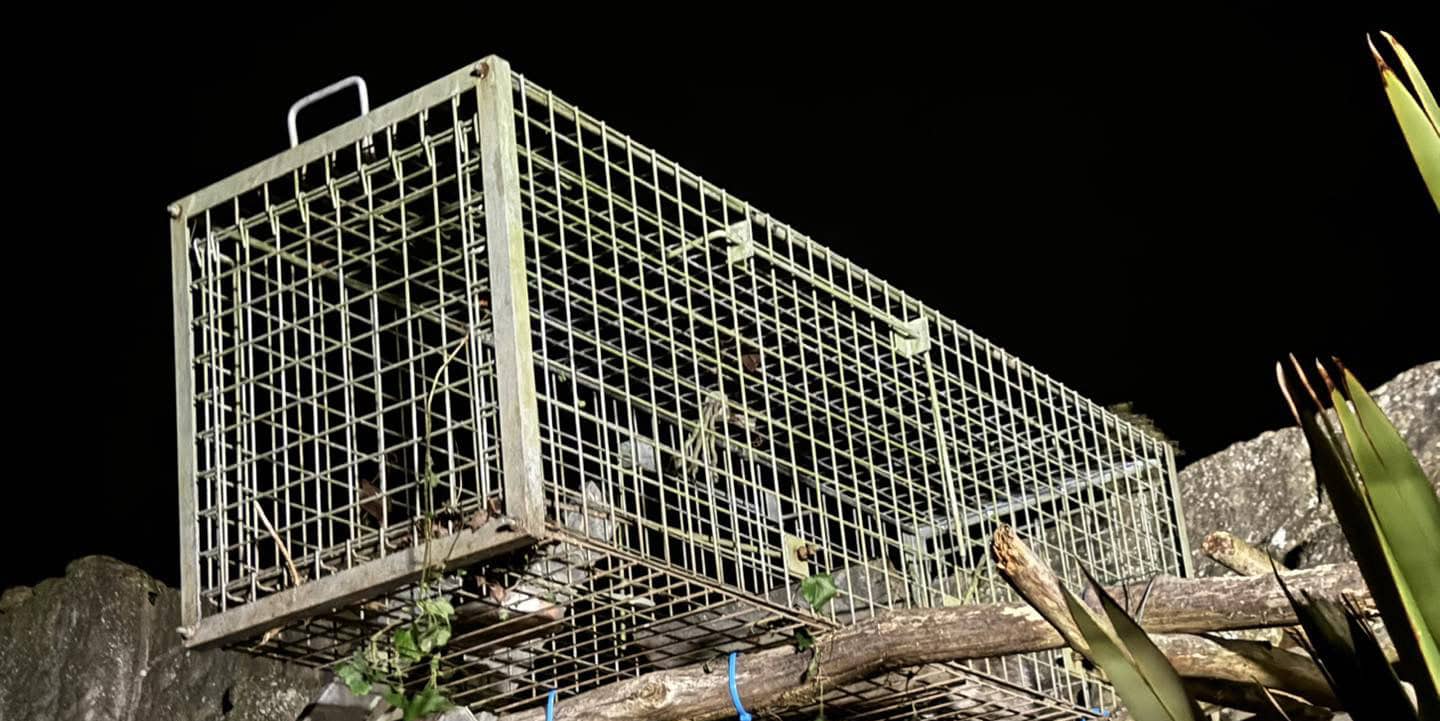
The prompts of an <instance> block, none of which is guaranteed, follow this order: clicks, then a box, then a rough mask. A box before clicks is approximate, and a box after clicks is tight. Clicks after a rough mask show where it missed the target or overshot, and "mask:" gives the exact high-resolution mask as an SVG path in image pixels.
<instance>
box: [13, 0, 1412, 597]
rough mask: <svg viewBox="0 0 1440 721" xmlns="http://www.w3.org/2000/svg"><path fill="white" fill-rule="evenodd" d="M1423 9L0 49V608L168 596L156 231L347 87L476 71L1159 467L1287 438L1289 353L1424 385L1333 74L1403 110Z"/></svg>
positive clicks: (1355, 108)
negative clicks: (647, 153)
mask: <svg viewBox="0 0 1440 721" xmlns="http://www.w3.org/2000/svg"><path fill="white" fill-rule="evenodd" d="M1422 4H1423V3H1415V7H1411V6H1400V5H1395V6H1393V7H1391V8H1389V9H1386V8H1385V7H1384V4H1383V3H1355V7H1356V8H1357V9H1356V10H1353V11H1332V10H1323V11H1322V10H1317V9H1314V8H1312V7H1311V6H1310V4H1299V3H1296V4H1294V7H1293V8H1290V9H1286V8H1283V7H1281V6H1278V5H1275V4H1264V3H1259V4H1255V5H1259V6H1260V7H1261V8H1262V9H1253V8H1247V9H1237V8H1233V7H1232V8H1228V9H1226V8H1222V7H1219V6H1218V4H1214V3H1184V4H1171V3H1165V4H1163V5H1164V7H1166V8H1167V10H1166V11H1165V13H1166V14H1164V15H1155V14H1140V15H1124V16H1119V15H1118V14H1117V15H1115V16H1111V17H1105V16H1098V15H1074V16H1069V17H1062V16H1057V15H1051V14H1049V13H1048V12H1047V11H1045V10H1043V9H1040V8H1029V7H1027V8H1025V9H1024V10H1023V12H1021V13H1017V14H1015V15H1012V16H1010V17H993V16H981V15H967V14H966V13H965V12H963V11H961V12H955V13H954V14H953V15H951V16H949V17H944V18H942V17H939V16H936V17H928V18H927V17H921V16H917V15H912V14H909V13H899V14H897V15H896V16H894V17H882V16H880V14H879V13H876V12H875V9H874V8H871V9H869V10H867V9H865V7H866V6H865V5H864V4H861V5H855V6H853V7H851V8H848V9H841V8H842V5H841V4H832V5H829V6H826V7H827V8H828V9H826V10H824V11H818V10H817V11H814V12H812V13H811V14H809V15H806V16H796V17H781V16H780V15H778V14H777V13H779V11H778V10H777V9H776V8H775V7H770V8H765V9H763V11H761V10H755V11H752V12H750V13H746V14H740V16H739V17H729V16H726V15H724V14H722V13H720V12H718V11H717V12H714V13H713V14H712V15H711V16H708V17H700V18H680V17H675V16H672V14H671V11H668V10H656V11H652V12H651V13H650V14H649V18H648V19H647V20H645V21H643V22H642V21H640V20H636V21H634V22H627V21H625V20H623V19H621V18H618V17H615V16H612V15H611V14H610V13H609V12H608V11H607V12H605V13H601V12H598V11H596V10H593V9H592V10H590V11H588V12H585V13H574V12H572V11H571V10H569V9H566V8H562V7H558V6H556V7H553V8H541V7H536V6H535V5H533V4H532V5H530V7H531V8H534V9H533V10H529V11H527V12H524V13H496V12H493V11H490V12H487V11H486V9H485V7H484V6H485V5H486V4H484V3H466V4H464V5H463V7H464V8H466V9H463V10H462V9H457V8H458V7H461V6H454V7H450V6H449V5H448V4H447V5H446V6H440V7H428V8H427V7H422V6H421V5H420V4H413V3H401V4H394V3H391V4H386V5H385V6H384V7H383V9H382V10H380V11H376V12H371V11H368V10H365V11H360V10H354V9H346V8H348V7H349V6H343V7H342V6H336V7H335V8H333V9H331V10H328V11H323V12H322V11H317V10H310V11H300V10H295V9H285V10H276V9H272V10H261V9H259V8H258V6H252V5H250V4H244V5H237V6H236V7H235V8H234V9H231V10H224V9H218V10H217V15H215V16H214V17H207V18H201V17H196V16H191V15H190V14H188V13H181V12H179V11H174V12H172V11H165V12H164V13H160V12H156V13H152V14H146V13H137V12H135V11H132V10H131V9H130V8H129V7H128V6H126V7H124V9H123V11H122V10H121V9H109V10H103V11H96V12H94V13H90V12H89V11H85V12H84V13H83V14H84V17H69V18H63V19H52V20H44V19H41V17H40V16H38V15H37V16H34V17H32V19H30V20H27V21H17V22H16V23H15V24H13V25H12V32H13V33H14V34H16V35H20V36H24V35H27V34H29V35H31V37H30V38H29V39H30V40H31V41H32V42H33V43H34V45H33V46H32V47H31V49H30V50H27V51H26V52H25V53H23V56H24V57H16V58H12V59H11V60H10V61H9V63H10V65H11V71H12V74H13V76H14V78H15V79H14V80H13V81H12V83H11V84H10V85H11V86H10V88H9V89H8V91H7V92H9V93H10V98H9V102H8V103H7V104H8V105H9V109H8V112H7V113H6V116H7V117H8V118H9V119H10V121H11V122H15V121H17V120H18V121H19V125H18V126H15V127H10V128H7V130H8V132H7V133H6V136H7V137H6V140H7V143H6V153H5V156H6V159H7V161H8V162H7V163H6V171H7V174H9V175H10V177H11V178H12V180H13V181H14V182H13V183H12V184H10V187H11V188H12V190H11V192H10V193H9V195H10V201H9V211H10V212H9V213H7V217H9V218H11V219H17V218H18V219H19V220H20V223H19V227H16V226H15V224H14V223H11V224H10V227H9V229H8V230H9V232H8V233H7V234H6V240H7V242H6V244H5V245H6V248H7V251H8V257H7V265H8V268H9V269H10V272H9V273H8V274H7V281H8V283H9V284H10V285H9V287H10V288H11V292H10V293H9V294H8V296H9V298H10V314H9V318H10V319H11V323H10V324H9V325H8V328H7V342H8V345H9V347H10V351H9V352H8V353H7V354H6V357H7V359H8V364H12V370H10V372H9V373H8V374H7V379H8V391H9V392H8V393H7V400H8V402H7V408H8V415H9V419H10V421H11V424H12V425H13V426H14V427H16V428H17V429H18V430H16V431H12V432H11V433H9V434H8V441H9V442H10V443H12V444H13V445H12V446H11V447H10V449H9V451H8V452H7V454H6V455H7V459H8V461H9V464H8V465H9V472H8V473H7V474H5V479H4V486H5V488H6V489H7V492H6V496H5V502H4V506H3V507H4V508H5V509H6V513H5V518H6V519H7V520H6V522H5V523H3V524H0V529H3V530H0V542H3V544H4V545H3V546H0V548H3V549H4V550H3V558H4V560H3V561H0V587H5V586H8V585H10V584H13V583H34V582H36V581H38V580H39V579H42V578H44V577H47V576H54V575H59V574H61V573H62V572H63V570H64V566H65V564H66V563H67V562H68V561H69V560H71V559H74V558H77V557H79V556H82V555H86V554H92V553H103V554H108V555H112V556H115V557H118V558H120V559H122V560H125V561H128V562H131V563H134V564H136V565H139V566H141V567H143V568H144V569H145V570H147V571H148V572H150V573H151V574H153V575H155V576H157V577H159V578H162V579H164V580H166V581H167V582H170V583H172V584H174V583H176V582H177V581H178V577H179V573H178V568H177V566H178V551H177V545H178V522H177V511H176V479H175V438H174V433H175V430H174V420H173V416H174V398H173V393H174V385H173V383H174V381H173V373H174V367H173V356H172V345H171V318H170V313H171V300H170V279H169V267H170V260H169V249H168V225H167V222H168V221H167V218H166V215H165V206H166V205H167V204H168V203H169V202H171V201H173V200H175V199H178V198H180V197H181V196H183V195H186V194H188V193H189V192H191V191H194V190H197V189H199V188H200V187H202V186H205V185H207V184H209V183H211V182H213V181H215V180H219V179H221V178H223V177H225V176H227V175H229V174H230V173H232V172H235V171H237V170H240V169H242V168H244V167H246V166H248V165H250V164H251V163H254V162H256V161H259V160H262V159H264V158H266V157H268V156H270V155H272V154H274V153H276V152H279V151H280V150H282V149H283V148H284V146H285V145H286V138H285V126H284V117H285V111H286V108H287V107H288V106H289V104H290V103H291V102H292V101H293V100H294V99H295V98H298V97H300V96H302V95H304V94H306V93H307V92H309V91H311V90H314V89H316V88H318V87H321V86H324V85H326V84H328V83H330V82H332V81H334V80H337V79H339V78H341V77H344V76H346V75H350V74H360V75H363V76H364V77H365V78H366V79H367V80H368V81H369V85H370V91H371V96H372V100H373V102H374V103H375V104H376V105H378V104H380V103H383V102H385V101H388V100H390V99H393V98H395V97H397V96H400V95H402V94H404V93H406V92H408V91H410V90H412V89H414V88H416V87H418V86H420V85H422V84H424V83H426V82H428V81H430V80H432V79H434V78H437V77H439V76H441V75H444V74H446V73H448V72H450V71H452V70H454V69H456V68H459V67H462V66H464V65H465V64H467V63H469V62H470V61H473V60H475V59H478V58H480V57H482V56H485V55H488V54H491V53H497V54H500V55H503V56H505V57H507V58H508V59H509V60H510V61H511V63H512V64H513V65H514V67H515V68H516V69H517V70H519V71H521V72H523V73H525V74H526V75H527V76H529V77H531V78H532V79H534V80H535V81H537V82H539V83H540V84H542V85H545V86H546V87H548V88H550V89H552V90H554V91H555V92H556V93H557V94H559V95H560V96H562V97H564V98H566V99H568V100H570V101H572V102H575V103H577V104H578V105H579V106H580V107H582V108H584V109H586V110H588V111H589V112H590V113H592V114H594V115H596V116H598V117H600V118H603V119H605V120H607V121H609V122H610V123H611V124H613V125H614V126H615V127H616V128H619V129H621V130H623V131H624V132H626V133H628V134H630V135H632V136H633V137H635V138H636V139H638V140H639V141H641V142H643V143H646V144H648V145H650V146H652V147H655V148H656V149H658V150H660V151H661V152H663V153H665V154H667V155H668V156H670V157H671V158H674V159H675V160H677V161H679V162H680V163H681V164H683V165H685V166H686V167H688V168H690V169H693V170H695V171H696V172H698V173H699V174H701V175H703V176H705V177H706V178H708V179H710V180H711V181H713V182H715V183H717V184H718V185H720V186H722V187H724V188H726V189H728V190H729V191H731V192H732V193H734V194H735V195H737V196H739V197H741V198H744V199H746V200H748V201H750V202H751V203H753V204H754V205H755V206H757V207H758V208H761V209H764V210H765V211H767V212H769V213H771V214H773V215H775V216H776V217H778V218H780V219H782V220H784V221H785V222H787V223H790V224H791V225H794V226H795V227H797V228H799V229H801V230H803V231H805V232H806V233H808V234H809V235H811V236H812V237H814V238H816V239H817V240H819V241H821V242H822V243H825V244H827V245H829V246H831V247H833V248H836V249H837V250H839V251H840V252H841V253H842V254H844V255H846V256H849V257H851V258H854V259H856V260H857V261H859V262H860V263H861V264H862V265H863V266H865V267H867V268H869V269H870V270H872V271H874V272H875V273H876V274H878V275H879V276H881V277H883V278H886V279H888V280H890V281H892V282H893V283H895V284H896V285H897V286H899V287H901V288H904V289H906V290H908V291H910V292H911V293H912V294H914V295H915V296H917V297H919V298H920V299H922V300H924V301H925V302H927V303H929V304H931V305H933V306H935V307H937V308H939V309H940V310H941V311H942V312H944V313H946V314H948V315H950V316H952V317H954V318H956V319H958V320H959V321H960V322H961V323H963V324H965V325H967V326H969V327H970V328H972V329H973V330H975V331H977V332H979V333H980V334H982V335H984V336H986V337H988V338H990V339H991V340H993V341H995V342H996V343H998V344H999V345H1001V346H1003V347H1005V348H1007V349H1008V350H1010V351H1012V352H1014V353H1016V354H1017V355H1019V356H1020V357H1021V358H1023V359H1025V360H1026V361H1028V362H1029V363H1031V364H1033V365H1035V366H1037V367H1038V368H1039V369H1041V370H1043V371H1045V372H1047V373H1049V374H1050V375H1052V376H1054V377H1056V378H1057V379H1059V380H1061V381H1063V382H1065V383H1067V384H1069V385H1071V386H1072V387H1075V388H1076V389H1078V390H1079V391H1080V392H1082V393H1084V394H1086V395H1088V396H1090V397H1092V398H1094V399H1096V400H1097V401H1100V402H1102V403H1116V402H1120V401H1132V402H1134V403H1135V404H1136V405H1137V406H1138V409H1139V410H1140V411H1141V412H1144V413H1146V414H1148V415H1150V416H1151V417H1152V418H1154V419H1155V420H1156V422H1157V423H1158V425H1159V426H1160V427H1161V428H1162V429H1163V430H1164V431H1165V432H1167V433H1168V434H1169V435H1171V436H1172V437H1174V438H1176V439H1177V440H1178V442H1179V443H1180V445H1181V446H1182V448H1183V449H1184V451H1185V453H1186V455H1185V456H1183V457H1182V458H1181V459H1180V461H1181V463H1182V464H1184V463H1186V462H1190V461H1193V460H1196V459H1198V458H1200V457H1203V456H1204V455H1206V454H1208V453H1211V452H1214V451H1216V450H1219V449H1221V448H1224V447H1225V446H1227V445H1229V444H1231V443H1234V442H1236V441H1240V440H1244V439H1247V438H1250V437H1253V436H1254V435H1256V434H1258V433H1260V432H1261V431H1264V430H1266V429H1272V428H1278V427H1281V426H1283V425H1286V424H1287V420H1288V415H1287V411H1286V410H1285V406H1284V403H1283V401H1282V400H1281V397H1280V395H1279V393H1278V392H1277V391H1276V388H1275V384H1274V380H1273V373H1272V364H1273V363H1274V361H1275V360H1276V359H1277V358H1279V357H1281V356H1283V354H1285V353H1287V352H1291V351H1294V352H1296V353H1299V354H1331V353H1334V354H1338V355H1340V356H1341V357H1342V358H1344V359H1345V360H1346V361H1347V363H1348V364H1349V365H1350V366H1351V367H1352V368H1353V369H1354V370H1356V372H1357V373H1359V374H1360V376H1361V378H1362V380H1365V381H1366V382H1368V383H1370V384H1372V385H1374V384H1378V383H1381V382H1383V381H1385V380H1387V379H1389V378H1390V377H1391V376H1393V375H1394V374H1395V373H1397V372H1399V371H1401V370H1404V369H1406V368H1409V367H1411V366H1413V365H1415V364H1417V363H1420V362H1423V361H1427V360H1434V359H1436V358H1440V323H1437V321H1436V315H1437V309H1440V302H1437V300H1436V298H1437V291H1436V278H1437V277H1440V271H1437V267H1440V266H1437V265H1436V261H1435V259H1434V258H1433V254H1434V249H1435V248H1436V246H1437V242H1440V214H1437V213H1436V212H1435V208H1434V206H1433V204H1432V203H1431V202H1430V200H1429V198H1428V197H1427V195H1426V192H1425V189H1424V186H1423V184H1422V182H1421V180H1420V177H1419V174H1418V173H1417V172H1416V170H1415V166H1414V163H1413V161H1412V160H1411V158H1410V155H1409V151H1408V149H1407V148H1406V146H1405V144H1404V141H1403V139H1402V137H1401V135H1400V132H1399V129H1398V127H1397V126H1396V124H1395V121H1394V118H1393V116H1392V115H1391V112H1390V109H1389V107H1388V105H1387V104H1386V102H1385V100H1384V96H1383V94H1382V92H1381V89H1380V83H1379V76H1378V74H1377V73H1376V71H1375V66H1374V64H1373V63H1372V61H1371V59H1370V57H1369V54H1368V51H1367V50H1366V48H1365V44H1364V40H1365V33H1366V32H1367V31H1374V30H1377V29H1386V30H1389V31H1391V32H1392V33H1394V34H1396V35H1397V36H1398V37H1399V38H1400V39H1401V40H1402V41H1403V42H1404V43H1405V44H1406V46H1407V47H1408V48H1409V49H1410V51H1411V54H1412V55H1413V56H1414V57H1415V59H1416V61H1417V62H1418V63H1419V64H1420V66H1421V67H1422V69H1426V70H1428V71H1429V74H1430V76H1431V78H1432V85H1433V84H1434V79H1437V78H1440V34H1437V31H1440V26H1437V25H1436V24H1435V23H1434V22H1433V20H1431V19H1429V18H1422V16H1421V13H1420V12H1419V7H1418V6H1419V5H1422ZM1372 6H1373V7H1372ZM592 7H593V6H592ZM1361 7H1363V8H1364V9H1363V10H1361V9H1358V8H1361ZM882 9H883V8H882ZM729 10H730V8H728V6H727V11H729ZM76 14H77V15H79V14H82V12H81V11H79V10H78V9H77V10H76ZM651 23H653V24H654V26H653V27H651ZM61 28H63V30H62V29H61ZM352 107H353V106H352V105H351V101H350V100H349V99H348V98H346V99H337V100H335V101H334V102H333V104H328V105H326V106H324V107H317V108H316V109H315V110H314V111H313V112H312V113H309V114H307V115H306V116H305V117H304V118H303V119H302V133H304V134H307V135H308V134H314V133H315V132H317V131H318V130H322V129H323V128H324V127H327V126H328V125H331V124H334V123H336V122H339V121H341V120H343V119H345V118H346V116H347V115H348V114H349V113H351V112H353V110H352ZM16 190H18V191H19V192H18V193H17V192H15V191H16ZM17 253H18V255H17Z"/></svg>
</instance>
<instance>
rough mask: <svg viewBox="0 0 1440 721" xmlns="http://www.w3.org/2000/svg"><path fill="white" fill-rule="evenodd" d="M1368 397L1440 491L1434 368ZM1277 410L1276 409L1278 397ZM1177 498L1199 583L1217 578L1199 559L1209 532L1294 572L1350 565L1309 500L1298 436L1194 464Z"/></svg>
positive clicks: (1439, 380)
mask: <svg viewBox="0 0 1440 721" xmlns="http://www.w3.org/2000/svg"><path fill="white" fill-rule="evenodd" d="M1362 380H1363V379H1362ZM1371 395H1373V396H1374V397H1375V401H1376V402H1377V403H1379V405H1380V407H1381V408H1382V409H1383V410H1384V411H1385V413H1386V415H1388V416H1389V417H1390V420H1391V422H1392V423H1394V424H1395V427H1396V429H1397V430H1399V431H1400V434H1401V435H1402V436H1404V437H1405V440H1406V442H1408V443H1409V445H1410V449H1411V450H1412V451H1414V452H1415V454H1416V456H1417V457H1418V458H1419V459H1420V465H1421V467H1422V468H1424V469H1425V472H1426V473H1427V474H1428V475H1429V476H1430V478H1431V480H1432V482H1436V483H1437V488H1440V361H1435V362H1431V363H1426V364H1424V365H1420V366H1416V367H1415V368H1412V369H1410V370H1408V371H1405V372H1404V373H1401V374H1400V375H1398V376H1396V377H1395V378H1394V379H1392V380H1391V381H1390V382H1389V383H1386V384H1385V385H1383V386H1381V387H1379V388H1377V389H1373V390H1372V391H1371ZM1276 402H1277V403H1280V402H1283V401H1282V400H1281V399H1280V398H1279V396H1278V394H1277V396H1276ZM1180 491H1181V498H1182V501H1183V503H1184V509H1185V524H1186V527H1187V529H1188V532H1189V538H1190V548H1191V553H1192V555H1193V558H1194V562H1195V570H1196V571H1197V572H1198V573H1200V574H1201V575H1220V574H1222V573H1224V570H1223V569H1222V568H1221V567H1220V566H1219V565H1217V564H1215V563H1214V562H1212V561H1210V560H1209V559H1208V558H1205V557H1204V556H1203V555H1202V554H1201V553H1200V541H1201V540H1202V539H1204V538H1205V535H1206V534H1208V533H1210V532H1211V531H1229V532H1231V533H1233V534H1235V535H1236V536H1239V537H1241V538H1243V539H1245V540H1246V541H1249V542H1250V543H1253V544H1255V545H1257V546H1260V547H1261V548H1264V549H1266V550H1268V551H1270V552H1271V553H1272V554H1273V555H1275V556H1276V557H1277V558H1283V559H1284V560H1285V561H1286V563H1287V565H1290V566H1293V567H1308V566H1313V565H1317V564H1321V563H1333V562H1335V561H1341V560H1348V559H1349V557H1350V553H1349V549H1348V548H1347V547H1346V545H1345V538H1344V536H1343V534H1342V533H1341V531H1340V527H1339V526H1338V525H1336V523H1335V514H1334V512H1333V511H1332V510H1331V509H1330V503H1329V501H1328V500H1326V501H1323V502H1320V501H1317V499H1316V495H1315V473H1314V470H1313V469H1312V468H1311V466H1310V452H1309V449H1308V448H1307V446H1306V445H1305V438H1304V435H1303V434H1302V433H1301V431H1300V429H1299V428H1287V429H1285V430H1280V431H1268V432H1266V433H1263V434H1261V435H1260V436H1259V437H1258V438H1254V439H1252V440H1248V441H1244V442H1241V443H1237V444H1235V445H1233V446H1231V447H1229V448H1227V449H1225V450H1223V451H1221V452H1219V453H1216V454H1214V455H1212V456H1209V457H1206V458H1203V459H1201V460H1199V461H1196V462H1195V463H1193V464H1191V465H1190V466H1188V467H1186V468H1185V469H1184V470H1183V471H1181V472H1180Z"/></svg>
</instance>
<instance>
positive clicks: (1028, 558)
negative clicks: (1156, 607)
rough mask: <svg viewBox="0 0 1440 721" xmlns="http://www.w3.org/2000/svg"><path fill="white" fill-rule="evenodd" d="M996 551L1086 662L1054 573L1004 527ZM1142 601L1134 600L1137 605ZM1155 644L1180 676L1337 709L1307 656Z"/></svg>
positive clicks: (1231, 644) (1189, 641)
mask: <svg viewBox="0 0 1440 721" xmlns="http://www.w3.org/2000/svg"><path fill="white" fill-rule="evenodd" d="M993 548H994V552H995V562H996V567H997V568H998V569H999V570H1000V573H1001V575H1003V576H1005V580H1007V581H1009V582H1010V585H1011V586H1013V587H1015V590H1016V591H1017V592H1019V594H1020V596H1021V597H1023V598H1024V599H1025V600H1026V601H1028V602H1029V603H1030V605H1031V606H1033V607H1034V608H1035V610H1036V611H1038V612H1039V613H1040V615H1041V616H1044V617H1045V620H1047V621H1049V622H1050V624H1051V625H1053V626H1055V628H1056V630H1057V631H1058V632H1059V633H1060V635H1061V636H1063V637H1064V638H1065V639H1066V641H1067V642H1069V644H1070V646H1071V647H1072V648H1074V649H1075V650H1076V651H1079V652H1080V653H1081V654H1082V655H1085V656H1087V657H1088V655H1089V648H1088V646H1087V645H1085V641H1084V639H1083V638H1081V637H1080V634H1079V631H1078V630H1076V629H1075V625H1074V621H1073V619H1071V617H1070V609H1069V607H1068V606H1067V605H1066V604H1065V599H1064V596H1063V595H1061V591H1060V581H1059V579H1058V578H1056V577H1055V573H1054V572H1053V571H1052V570H1050V566H1049V565H1048V564H1046V563H1045V562H1044V561H1042V560H1041V559H1039V558H1037V557H1036V556H1035V555H1034V553H1032V552H1031V551H1030V548H1029V547H1028V546H1026V545H1025V543H1024V542H1023V541H1021V540H1020V538H1019V536H1017V535H1016V534H1015V531H1014V529H1012V528H1010V527H1009V526H1001V527H1000V528H999V530H997V531H996V532H995V539H994V544H993ZM1152 593H1153V591H1152ZM1142 596H1143V592H1142ZM1142 596H1136V597H1135V598H1137V605H1139V602H1138V599H1139V598H1141V597H1142ZM1097 601H1098V599H1097ZM1210 608H1211V609H1212V611H1221V610H1222V609H1225V608H1226V604H1225V603H1224V602H1223V600H1219V599H1216V600H1212V605H1211V606H1210ZM1152 610H1153V609H1152V607H1151V606H1150V605H1149V603H1148V600H1147V602H1146V603H1145V605H1144V613H1143V614H1135V615H1137V616H1138V617H1139V618H1137V620H1139V621H1140V622H1141V623H1142V624H1144V621H1145V618H1146V617H1149V614H1150V613H1151V612H1152ZM1096 620H1097V621H1098V622H1100V623H1102V624H1105V625H1106V626H1108V625H1109V624H1108V622H1106V620H1105V615H1104V614H1103V613H1099V612H1098V611H1097V613H1096ZM1152 630H1153V628H1152ZM1211 630H1216V629H1211ZM1152 640H1154V642H1155V645H1156V646H1157V647H1159V648H1160V650H1161V651H1162V652H1164V654H1165V656H1166V657H1167V658H1169V659H1170V664H1171V665H1172V666H1174V667H1175V670H1176V671H1177V672H1178V673H1179V674H1180V675H1181V676H1184V677H1187V678H1190V677H1194V678H1208V679H1215V680H1220V681H1230V682H1233V683H1236V684H1242V685H1243V684H1254V683H1263V684H1264V685H1266V686H1269V687H1271V688H1278V689H1284V690H1286V691H1289V692H1291V693H1295V694H1298V695H1301V696H1304V697H1305V698H1308V699H1311V700H1314V701H1316V702H1319V703H1323V704H1325V705H1335V704H1337V703H1338V701H1337V700H1336V698H1335V694H1334V692H1333V691H1332V690H1331V689H1330V685H1329V684H1328V683H1326V681H1325V677H1324V675H1323V674H1322V673H1321V672H1320V669H1319V667H1317V666H1316V665H1315V662H1314V661H1312V660H1311V659H1310V658H1309V657H1307V656H1301V655H1299V654H1296V653H1291V652H1289V651H1284V650H1281V649H1278V648H1274V647H1273V646H1270V645H1269V644H1267V643H1263V642H1248V641H1241V640H1230V639H1222V638H1202V637H1199V636H1183V635H1182V636H1172V635H1160V634H1152Z"/></svg>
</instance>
